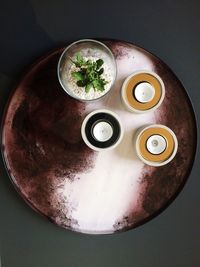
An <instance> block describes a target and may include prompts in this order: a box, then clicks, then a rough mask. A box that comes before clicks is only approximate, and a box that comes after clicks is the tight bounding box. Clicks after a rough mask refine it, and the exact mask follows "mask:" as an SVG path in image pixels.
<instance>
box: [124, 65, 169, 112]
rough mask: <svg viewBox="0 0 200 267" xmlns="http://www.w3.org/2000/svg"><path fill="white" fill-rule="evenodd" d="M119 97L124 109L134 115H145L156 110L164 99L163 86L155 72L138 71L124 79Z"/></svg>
mask: <svg viewBox="0 0 200 267" xmlns="http://www.w3.org/2000/svg"><path fill="white" fill-rule="evenodd" d="M121 97H122V101H123V103H124V105H125V107H126V108H127V109H128V110H129V111H131V112H135V113H146V112H149V111H153V110H155V109H157V108H158V107H159V106H160V105H161V104H162V102H163V100H164V97H165V85H164V83H163V80H162V79H161V77H160V76H159V75H158V74H156V73H155V72H151V71H146V70H144V71H138V72H134V73H132V74H131V75H130V76H128V77H127V78H126V80H125V81H124V83H123V85H122V89H121Z"/></svg>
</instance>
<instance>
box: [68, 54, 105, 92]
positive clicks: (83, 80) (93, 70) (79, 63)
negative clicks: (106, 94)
mask: <svg viewBox="0 0 200 267" xmlns="http://www.w3.org/2000/svg"><path fill="white" fill-rule="evenodd" d="M71 61H72V62H73V63H74V64H75V66H76V67H77V68H79V70H78V71H73V72H72V76H73V77H74V79H75V80H76V84H77V85H78V86H79V87H84V88H85V92H86V93H88V92H89V91H90V89H91V88H92V87H93V88H94V90H97V91H101V92H103V91H104V90H105V85H106V84H107V83H108V81H106V80H105V79H104V78H102V77H101V75H102V74H103V73H104V68H102V65H103V63H104V61H103V59H98V60H96V61H94V62H93V61H91V60H90V59H88V60H85V59H84V58H83V57H82V56H81V54H80V53H78V54H77V55H76V57H75V60H72V59H71Z"/></svg>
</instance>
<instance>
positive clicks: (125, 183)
mask: <svg viewBox="0 0 200 267" xmlns="http://www.w3.org/2000/svg"><path fill="white" fill-rule="evenodd" d="M105 43H106V44H107V45H108V46H109V47H110V48H111V50H112V51H113V53H114V55H115V57H116V60H117V66H118V77H117V82H116V85H115V87H114V88H113V89H112V90H111V92H110V93H109V94H108V95H107V96H106V97H105V98H103V99H101V100H100V101H97V102H92V103H89V104H87V103H81V102H78V101H76V100H74V99H72V98H70V97H69V96H68V95H67V94H66V93H65V92H64V91H63V89H62V88H61V86H60V85H59V82H58V79H57V73H56V67H57V63H58V59H59V56H60V55H61V52H62V51H63V49H58V50H56V51H54V52H52V53H50V54H49V55H48V56H46V57H44V58H43V59H41V60H39V61H38V62H37V63H36V64H35V65H33V66H32V68H31V69H30V70H29V71H28V72H27V74H26V75H25V76H24V77H23V79H22V80H21V82H20V83H19V84H18V86H17V87H16V88H15V90H14V92H13V93H12V95H11V97H10V99H9V103H8V105H7V108H6V111H5V116H4V120H3V124H2V125H3V127H2V131H3V132H2V153H3V157H4V160H5V164H6V167H7V170H8V173H9V175H10V177H11V180H12V182H13V184H14V185H15V187H16V189H17V191H18V192H19V193H20V195H21V196H22V197H23V199H24V200H25V201H26V202H27V203H28V204H29V205H30V206H31V207H32V208H34V209H35V210H36V211H38V212H39V213H40V214H43V215H44V216H46V217H48V218H49V219H50V220H51V221H52V222H54V223H56V224H58V225H59V226H62V227H65V228H67V229H72V230H75V231H78V232H84V233H91V234H105V233H114V232H118V231H124V230H128V229H130V228H134V227H136V226H138V225H140V224H143V223H144V222H146V221H148V220H149V219H151V218H152V217H154V216H155V215H157V214H158V213H159V212H161V211H162V210H163V209H164V208H166V207H167V206H168V205H169V204H170V203H171V202H172V200H173V199H174V198H175V197H176V195H177V194H178V192H180V189H181V188H182V187H183V185H184V184H185V181H186V180H187V178H188V175H189V173H190V170H191V167H192V164H193V161H194V156H195V151H196V122H195V117H194V112H193V109H192V105H191V103H190V100H189V98H188V96H187V93H186V91H185V89H184V87H183V86H182V84H181V83H180V81H179V80H178V79H177V77H176V76H175V75H174V74H173V73H172V71H171V70H170V69H169V68H168V67H167V66H166V65H165V64H164V63H163V62H162V61H161V60H160V59H158V58H157V57H155V56H154V55H152V54H150V53H149V52H147V51H145V50H143V49H141V48H139V47H136V46H134V45H132V44H129V43H126V42H118V41H106V42H105ZM144 69H145V70H151V71H155V72H156V73H158V74H159V75H160V76H161V78H162V79H163V81H164V83H165V87H166V97H165V100H164V102H163V104H162V105H161V107H160V108H159V109H157V110H156V111H155V112H152V113H148V114H145V115H135V114H132V113H130V112H128V111H126V110H125V109H124V107H123V105H122V104H121V99H120V88H121V85H122V82H123V80H124V79H125V78H126V77H127V76H128V75H129V74H131V73H132V72H134V71H137V70H144ZM98 108H107V109H110V110H113V111H115V112H116V113H117V114H118V115H119V116H120V117H121V119H122V122H123V124H124V128H125V135H124V138H123V140H122V142H121V144H120V145H119V146H118V147H117V148H115V149H114V150H111V151H107V152H94V151H92V150H91V149H89V148H88V147H87V146H86V145H85V144H84V142H83V141H82V138H81V134H80V127H81V123H82V121H83V119H84V117H85V116H86V115H87V114H88V113H89V112H90V111H93V110H95V109H98ZM149 123H160V124H164V125H166V126H168V127H170V128H171V129H172V130H173V131H174V132H175V134H176V135H177V138H178V142H179V148H178V152H177V155H176V157H175V158H174V160H173V161H172V162H171V163H169V164H167V165H166V166H163V167H158V168H156V167H148V166H146V165H144V164H143V163H142V162H141V161H140V160H139V159H137V157H136V156H135V154H134V151H133V145H132V137H133V134H134V132H135V130H136V129H137V128H139V127H140V126H142V125H144V124H149Z"/></svg>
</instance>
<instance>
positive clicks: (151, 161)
mask: <svg viewBox="0 0 200 267" xmlns="http://www.w3.org/2000/svg"><path fill="white" fill-rule="evenodd" d="M134 144H135V151H136V154H137V156H138V157H139V158H140V159H141V160H142V161H143V162H144V163H146V164H147V165H150V166H157V167H159V166H163V165H166V164H167V163H169V162H170V161H171V160H172V159H173V158H174V157H175V155H176V153H177V150H178V140H177V137H176V135H175V133H174V132H173V131H172V130H171V129H170V128H168V127H167V126H165V125H161V124H152V125H149V126H145V127H142V128H140V129H138V131H137V133H136V135H135V137H134Z"/></svg>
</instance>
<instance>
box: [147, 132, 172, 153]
mask: <svg viewBox="0 0 200 267" xmlns="http://www.w3.org/2000/svg"><path fill="white" fill-rule="evenodd" d="M146 146H147V150H148V151H149V152H150V153H151V154H154V155H158V154H161V153H162V152H163V151H165V149H166V147H167V142H166V140H165V138H164V137H162V136H161V135H152V136H150V137H149V138H148V140H147V143H146Z"/></svg>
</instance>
